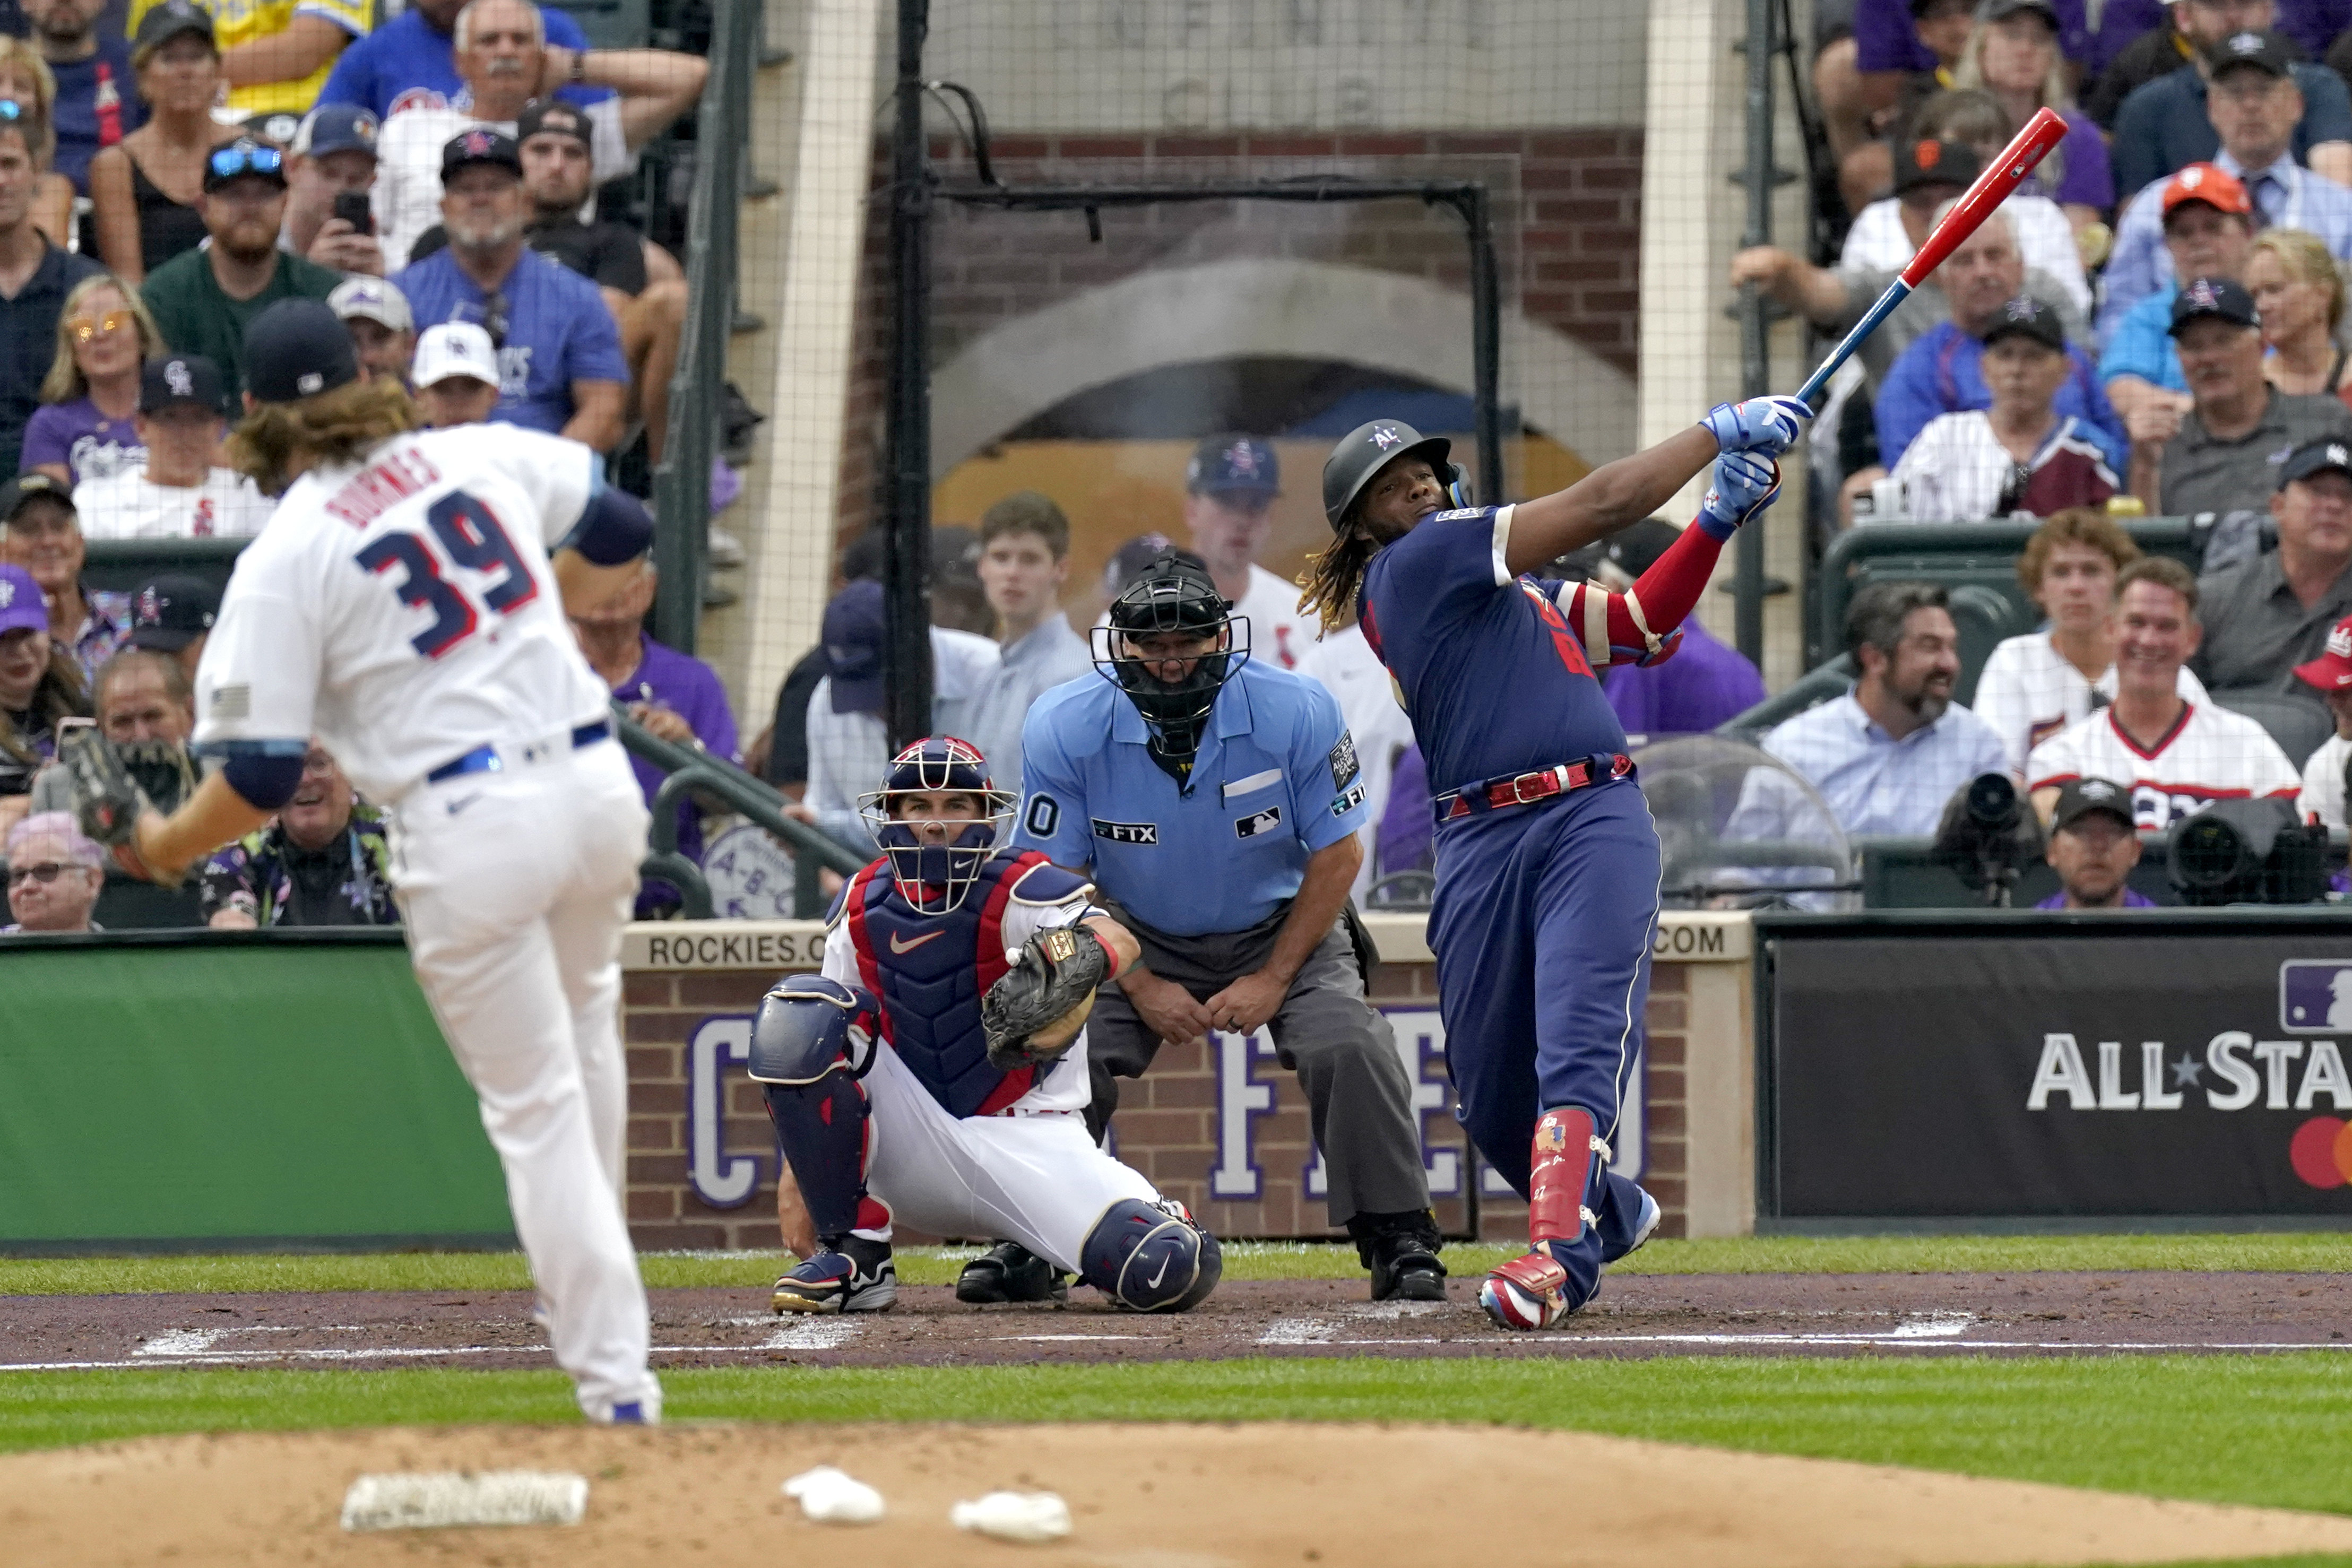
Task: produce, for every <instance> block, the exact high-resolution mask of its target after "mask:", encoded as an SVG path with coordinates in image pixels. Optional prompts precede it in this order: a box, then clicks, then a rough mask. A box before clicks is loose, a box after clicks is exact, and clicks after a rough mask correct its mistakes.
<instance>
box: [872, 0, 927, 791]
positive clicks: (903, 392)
mask: <svg viewBox="0 0 2352 1568" xmlns="http://www.w3.org/2000/svg"><path fill="white" fill-rule="evenodd" d="M929 28H930V0H898V97H897V99H896V100H895V102H896V105H897V108H898V121H897V125H896V129H895V131H894V132H893V135H892V138H891V149H890V300H891V307H892V317H893V332H892V344H891V354H890V405H889V419H890V427H889V443H888V455H887V468H888V473H889V478H888V484H887V491H888V496H889V517H888V519H887V526H888V528H889V549H888V550H887V552H886V554H885V557H884V566H883V587H884V591H885V594H886V603H887V617H888V623H889V628H890V632H889V640H888V645H889V658H888V661H887V664H886V666H885V668H886V672H887V686H886V691H887V697H886V705H887V709H888V711H887V715H886V717H887V721H888V724H889V729H890V747H891V749H892V750H893V751H894V752H895V751H897V750H898V749H899V748H900V747H906V746H910V745H912V744H913V743H914V742H916V741H918V740H920V739H921V738H922V737H924V736H926V735H929V733H930V731H931V631H930V627H931V597H930V591H929V587H928V586H927V580H928V579H929V576H930V554H931V387H930V376H931V364H930V359H931V354H930V329H931V278H930V260H931V235H930V224H931V183H930V178H931V177H930V167H929V151H928V149H927V148H926V147H925V145H924V141H923V40H924V36H925V34H926V33H928V32H929Z"/></svg>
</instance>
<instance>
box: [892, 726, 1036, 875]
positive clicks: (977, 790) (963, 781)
mask: <svg viewBox="0 0 2352 1568" xmlns="http://www.w3.org/2000/svg"><path fill="white" fill-rule="evenodd" d="M916 793H930V794H947V793H953V794H965V795H970V796H971V797H972V798H973V799H974V800H979V801H980V802H981V803H982V806H983V808H984V809H985V810H986V815H985V816H982V817H981V818H978V819H976V820H974V821H971V822H969V823H967V824H966V825H965V826H964V828H963V830H962V831H960V832H958V833H956V834H954V835H953V836H952V837H951V838H950V839H949V841H947V842H945V843H925V842H924V841H922V838H921V836H920V835H919V834H918V833H917V832H916V831H915V829H916V825H917V822H916V821H915V820H907V819H901V818H900V817H898V814H897V806H898V797H899V796H901V795H910V794H916ZM1018 803H1019V802H1018V801H1017V800H1015V798H1014V797H1013V795H1012V794H1011V793H1010V792H1009V791H1006V790H1003V789H992V788H991V787H990V785H989V782H988V759H987V758H984V757H982V756H981V754H980V748H979V747H975V746H973V745H972V744H971V742H970V741H968V740H958V739H956V738H955V737H953V736H945V735H935V736H932V737H929V738H928V739H924V740H919V741H917V742H915V744H914V745H912V746H910V747H907V749H906V750H904V751H902V752H900V753H898V756H897V757H894V758H891V759H890V771H889V772H888V773H887V774H885V775H883V779H882V788H881V789H877V790H874V791H873V792H872V793H870V794H866V795H861V796H859V797H858V798H857V814H858V815H859V816H860V817H862V818H864V819H865V821H866V829H867V831H870V832H872V833H873V835H874V841H875V842H876V843H877V844H879V845H880V846H881V848H882V853H883V854H884V855H885V856H886V857H887V858H888V860H889V862H890V879H891V880H892V881H893V882H895V883H898V896H899V897H901V898H903V899H905V900H906V901H907V905H908V908H910V909H912V910H913V911H914V912H915V913H916V914H918V915H945V914H948V913H949V912H950V911H951V910H954V909H957V908H959V907H961V905H962V904H963V901H964V899H965V897H966V896H967V895H968V894H970V893H971V889H972V884H973V883H976V882H978V881H979V880H980V873H981V868H982V866H985V865H986V864H987V863H988V857H989V856H990V855H992V854H994V853H995V852H996V841H997V839H998V837H999V836H1000V835H1001V834H1002V832H1003V829H1004V826H1005V824H1006V823H1008V822H1010V821H1012V820H1013V807H1014V806H1015V805H1017V804H1018ZM931 821H938V819H931ZM943 825H944V824H943Z"/></svg>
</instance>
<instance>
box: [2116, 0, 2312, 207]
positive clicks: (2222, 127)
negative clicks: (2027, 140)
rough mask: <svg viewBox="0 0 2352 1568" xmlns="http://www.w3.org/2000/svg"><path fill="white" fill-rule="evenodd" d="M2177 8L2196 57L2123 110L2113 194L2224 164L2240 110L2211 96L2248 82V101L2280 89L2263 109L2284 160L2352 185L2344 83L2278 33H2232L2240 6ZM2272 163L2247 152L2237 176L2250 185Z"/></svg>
mask: <svg viewBox="0 0 2352 1568" xmlns="http://www.w3.org/2000/svg"><path fill="white" fill-rule="evenodd" d="M2265 8H2266V9H2267V7H2265ZM2176 9H2177V10H2179V12H2180V13H2181V16H2180V20H2181V23H2182V26H2183V30H2184V31H2185V32H2188V33H2189V34H2190V35H2192V37H2191V39H2190V41H2191V44H2192V46H2193V52H2194V56H2195V57H2194V58H2192V59H2191V60H2190V61H2189V63H2188V64H2186V65H2184V66H2181V67H2180V68H2178V69H2176V70H2174V71H2172V72H2170V73H2169V74H2168V75H2166V76H2163V77H2159V78H2157V79H2156V80H2154V81H2152V82H2149V83H2147V85H2146V86H2144V87H2141V88H2138V89H2136V90H2135V91H2134V92H2133V93H2132V95H2131V96H2130V97H2129V98H2126V99H2124V102H2123V107H2122V108H2121V109H2119V110H2117V111H2116V126H2115V135H2114V137H2113V138H2111V139H2110V141H2109V147H2110V151H2111V152H2112V155H2113V158H2114V161H2115V168H2116V190H2118V191H2123V192H2133V191H2141V190H2145V189H2147V187H2149V186H2151V185H2153V184H2155V183H2157V182H2158V181H2160V180H2162V179H2163V178H2164V177H2165V176H2166V175H2168V174H2169V173H2171V172H2173V171H2174V170H2176V169H2179V168H2181V167H2182V166H2184V165H2186V164H2189V163H2194V162H2200V160H2203V161H2210V162H2220V159H2219V157H2218V154H2220V153H2221V152H2223V151H2224V150H2225V149H2228V148H2230V146H2231V130H2232V124H2231V121H2232V118H2233V108H2232V106H2231V105H2228V104H2221V103H2216V102H2215V101H2214V98H2215V94H2216V91H2217V89H2227V88H2229V87H2231V85H2233V84H2232V83H2231V80H2230V78H2241V80H2240V82H2238V83H2237V84H2234V85H2236V87H2237V89H2238V91H2240V92H2241V93H2243V94H2255V93H2261V94H2264V95H2267V94H2268V93H2270V92H2271V91H2272V89H2273V88H2275V89H2276V90H2277V96H2276V97H2275V98H2274V99H2271V101H2270V102H2269V103H2268V104H2267V105H2265V106H2263V107H2264V110H2265V115H2264V118H2265V120H2266V121H2275V122H2276V128H2275V130H2274V131H2268V132H2266V134H2268V135H2274V136H2275V137H2276V145H2277V151H2278V152H2280V153H2285V154H2291V155H2292V156H2293V158H2294V162H2296V163H2298V164H2301V165H2305V166H2306V167H2308V168H2310V169H2313V170H2315V171H2317V172H2319V173H2321V174H2322V175H2324V176H2326V178H2327V179H2329V180H2332V181H2337V182H2346V181H2352V93H2347V91H2346V89H2345V85H2344V81H2343V78H2340V77H2338V76H2336V73H2335V72H2333V71H2331V70H2329V69H2327V68H2326V67H2325V66H2318V65H2314V64H2311V63H2310V62H2309V61H2307V60H2305V59H2303V58H2301V55H2302V53H2303V51H2302V49H2301V48H2300V47H2298V46H2297V45H2296V44H2295V43H2294V41H2293V40H2292V39H2290V38H2287V37H2284V36H2283V35H2281V34H2277V33H2265V32H2253V31H2245V30H2234V31H2232V30H2227V29H2229V28H2230V25H2231V21H2233V20H2235V18H2234V17H2232V16H2231V15H2230V14H2231V12H2232V11H2234V10H2235V9H2236V8H2235V7H2228V6H2222V5H2214V4H2211V3H2210V0H2191V3H2190V4H2189V5H2186V6H2184V7H2176ZM2243 78H2253V79H2250V80H2249V79H2243ZM2271 162H2272V161H2271V160H2270V159H2261V160H2259V161H2252V162H2249V161H2247V160H2246V159H2245V158H2244V156H2243V153H2241V156H2240V159H2239V161H2238V162H2235V163H2233V164H2231V165H2230V172H2231V173H2232V174H2237V175H2240V176H2241V177H2243V176H2245V175H2246V174H2248V173H2249V172H2251V171H2253V170H2257V169H2264V168H2267V167H2269V166H2270V163H2271ZM2258 205H2259V203H2258Z"/></svg>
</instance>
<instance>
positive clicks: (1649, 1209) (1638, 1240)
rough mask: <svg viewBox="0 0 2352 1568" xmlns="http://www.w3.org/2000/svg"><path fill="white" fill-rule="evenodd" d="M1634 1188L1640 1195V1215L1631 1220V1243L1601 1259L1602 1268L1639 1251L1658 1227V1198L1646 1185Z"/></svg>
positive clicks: (1659, 1210)
mask: <svg viewBox="0 0 2352 1568" xmlns="http://www.w3.org/2000/svg"><path fill="white" fill-rule="evenodd" d="M1636 1190H1638V1191H1639V1192H1640V1193H1641V1195H1642V1217H1641V1218H1639V1219H1637V1220H1635V1221H1634V1222H1633V1245H1632V1246H1630V1247H1628V1248H1626V1249H1625V1250H1624V1251H1622V1252H1620V1253H1618V1254H1617V1255H1616V1257H1614V1258H1604V1259H1602V1260H1601V1267H1602V1268H1603V1269H1606V1268H1608V1267H1609V1266H1610V1265H1611V1264H1612V1263H1615V1262H1618V1261H1619V1260H1622V1259H1625V1258H1630V1257H1632V1256H1633V1254H1634V1253H1636V1252H1639V1251H1640V1250H1641V1249H1642V1243H1643V1242H1644V1241H1647V1240H1648V1239H1650V1237H1651V1235H1652V1234H1653V1233H1654V1232H1655V1231H1656V1229H1657V1228H1658V1219H1659V1217H1660V1215H1661V1214H1662V1213H1663V1211H1662V1210H1661V1209H1660V1208H1659V1207H1658V1200H1657V1199H1656V1198H1654V1197H1651V1196H1650V1189H1649V1188H1647V1187H1641V1188H1637V1189H1636Z"/></svg>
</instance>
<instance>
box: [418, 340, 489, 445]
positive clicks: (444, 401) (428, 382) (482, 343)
mask: <svg viewBox="0 0 2352 1568" xmlns="http://www.w3.org/2000/svg"><path fill="white" fill-rule="evenodd" d="M409 381H410V382H411V384H412V385H414V386H415V389H416V412H417V413H419V414H420V415H421V416H423V418H424V420H425V424H426V425H427V426H428V427H429V428H431V429H434V430H446V429H448V428H449V427H450V426H451V425H456V424H486V423H488V422H489V417H490V414H491V413H493V412H494V411H495V410H496V409H497V408H498V406H499V351H498V350H496V349H494V348H492V347H490V335H489V334H488V332H485V331H483V330H482V329H480V328H479V327H477V326H475V325H474V324H473V323H472V322H471V321H444V322H442V323H441V324H440V325H439V326H437V327H427V328H426V329H425V335H424V336H423V337H421V338H419V339H417V340H416V363H415V366H414V367H413V368H412V369H411V371H409Z"/></svg>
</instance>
